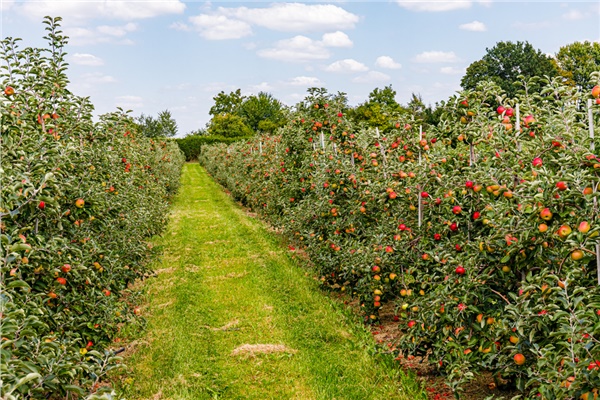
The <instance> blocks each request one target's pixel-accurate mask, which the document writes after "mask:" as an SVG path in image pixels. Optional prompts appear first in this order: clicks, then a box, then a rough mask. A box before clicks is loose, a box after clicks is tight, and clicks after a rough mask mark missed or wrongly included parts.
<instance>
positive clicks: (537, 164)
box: [531, 157, 543, 167]
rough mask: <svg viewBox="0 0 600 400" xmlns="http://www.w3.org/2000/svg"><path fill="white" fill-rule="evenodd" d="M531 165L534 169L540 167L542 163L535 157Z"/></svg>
mask: <svg viewBox="0 0 600 400" xmlns="http://www.w3.org/2000/svg"><path fill="white" fill-rule="evenodd" d="M531 164H533V166H534V167H541V166H542V164H543V162H542V159H541V158H539V157H536V158H534V159H533V161H532V162H531Z"/></svg>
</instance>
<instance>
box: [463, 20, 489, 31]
mask: <svg viewBox="0 0 600 400" xmlns="http://www.w3.org/2000/svg"><path fill="white" fill-rule="evenodd" d="M459 28H460V29H462V30H463V31H471V32H485V31H486V30H487V27H486V26H485V24H484V23H483V22H479V21H473V22H469V23H466V24H462V25H459Z"/></svg>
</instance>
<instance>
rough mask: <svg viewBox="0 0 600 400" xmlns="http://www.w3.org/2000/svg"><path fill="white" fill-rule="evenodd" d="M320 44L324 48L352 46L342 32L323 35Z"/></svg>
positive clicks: (350, 41)
mask: <svg viewBox="0 0 600 400" xmlns="http://www.w3.org/2000/svg"><path fill="white" fill-rule="evenodd" d="M322 43H323V45H324V46H326V47H352V45H353V44H354V43H352V40H350V38H349V37H348V35H346V34H345V33H344V32H342V31H337V32H333V33H326V34H324V35H323V40H322Z"/></svg>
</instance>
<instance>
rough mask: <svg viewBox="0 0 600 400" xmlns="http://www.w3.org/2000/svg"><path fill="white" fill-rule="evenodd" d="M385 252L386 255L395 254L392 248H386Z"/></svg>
mask: <svg viewBox="0 0 600 400" xmlns="http://www.w3.org/2000/svg"><path fill="white" fill-rule="evenodd" d="M385 252H386V253H393V252H394V248H393V247H392V246H385Z"/></svg>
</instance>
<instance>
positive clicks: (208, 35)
mask: <svg viewBox="0 0 600 400" xmlns="http://www.w3.org/2000/svg"><path fill="white" fill-rule="evenodd" d="M190 22H191V23H192V24H193V26H194V28H195V30H197V31H198V32H199V33H200V36H202V37H203V38H204V39H208V40H225V39H240V38H243V37H245V36H249V35H251V34H252V28H251V27H250V25H249V24H247V23H246V22H243V21H240V20H236V19H231V18H228V17H226V16H224V15H208V14H201V15H197V16H195V17H190Z"/></svg>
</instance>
